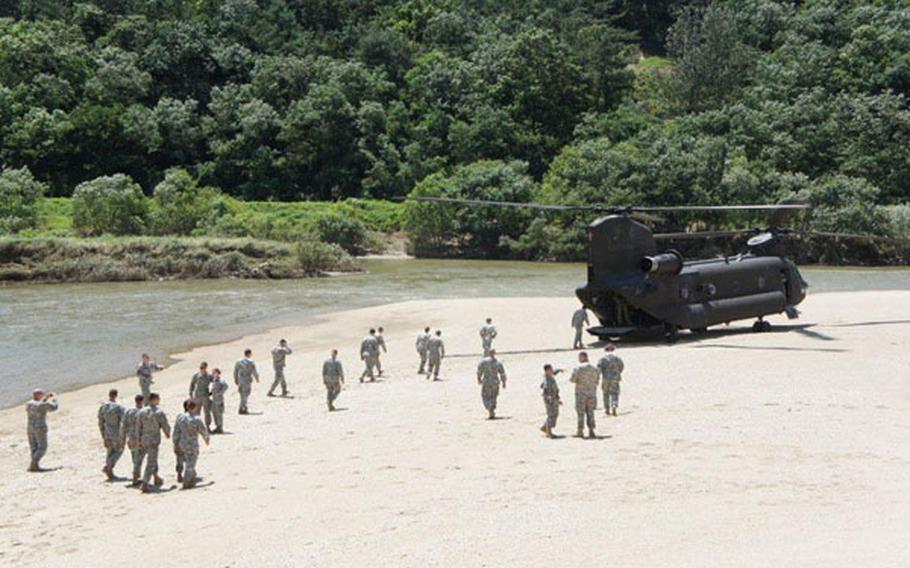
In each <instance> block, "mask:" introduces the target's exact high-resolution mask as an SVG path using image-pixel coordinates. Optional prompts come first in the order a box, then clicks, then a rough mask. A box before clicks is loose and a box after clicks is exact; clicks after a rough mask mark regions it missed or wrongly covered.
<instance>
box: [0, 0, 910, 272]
mask: <svg viewBox="0 0 910 568" xmlns="http://www.w3.org/2000/svg"><path fill="white" fill-rule="evenodd" d="M908 89H910V6H908V3H907V2H906V1H905V0H880V1H876V2H859V1H852V0H847V1H840V0H809V1H804V2H792V1H789V0H787V1H783V0H715V1H710V2H704V1H699V2H672V1H657V2H632V1H628V0H615V1H612V2H609V1H601V0H529V1H517V0H499V1H493V0H333V1H326V0H225V1H222V2H190V1H187V0H163V1H158V2H137V1H133V0H125V1H118V2H110V1H107V0H86V1H83V2H69V1H62V0H46V1H42V2H33V1H31V0H29V1H25V0H19V1H16V0H13V1H11V2H4V3H0V159H2V164H3V168H4V171H3V173H2V174H0V176H2V177H0V197H3V200H2V203H0V232H20V233H23V234H25V235H26V236H27V235H29V234H35V233H29V231H38V232H41V231H43V230H44V229H43V228H38V227H39V225H40V224H41V223H42V221H40V220H39V215H38V214H37V212H36V211H37V209H39V208H42V207H46V205H39V204H41V203H44V202H42V201H41V199H40V196H41V195H46V196H51V197H61V196H71V195H72V196H73V198H74V199H73V207H72V218H73V221H74V225H73V230H74V231H75V232H76V233H78V234H80V235H96V234H100V233H115V234H120V235H218V236H255V237H257V238H265V239H279V240H288V241H301V240H307V239H314V238H315V239H316V240H320V241H328V242H340V243H341V244H343V245H345V246H346V247H347V248H348V249H349V251H350V252H353V253H355V254H358V253H360V252H363V251H364V250H369V249H370V248H371V246H372V245H371V244H370V243H369V239H368V238H365V239H364V240H363V241H362V242H358V243H356V244H351V240H350V239H351V235H353V234H355V233H357V232H358V231H360V230H361V228H363V229H366V230H367V231H370V230H380V231H395V230H397V229H398V228H400V227H404V228H405V229H406V230H407V231H408V233H409V234H410V236H411V240H412V246H413V249H414V251H415V252H417V253H418V254H422V255H469V256H477V257H516V258H533V259H578V258H581V256H582V254H583V248H584V247H583V243H584V237H583V227H584V224H585V223H587V222H588V221H590V217H589V216H571V217H569V216H559V215H548V216H540V215H537V214H532V213H524V212H511V211H510V212H503V211H493V210H485V209H479V210H457V209H453V208H449V207H444V208H441V207H438V206H429V205H408V206H406V207H405V208H404V209H401V208H397V209H395V212H394V213H391V211H392V209H391V208H392V207H396V206H394V205H391V206H387V205H385V204H379V205H367V204H365V203H371V202H370V201H366V202H361V201H354V202H351V201H348V202H346V204H345V205H339V206H335V205H326V206H317V205H310V204H304V205H301V206H300V208H299V209H298V208H296V207H282V206H280V205H274V204H271V203H255V204H250V205H243V204H241V201H239V200H251V201H257V202H266V201H273V202H274V201H337V200H343V199H351V198H354V199H367V200H372V199H388V198H392V197H401V196H404V195H407V194H411V193H412V194H415V195H446V196H453V197H471V198H482V199H491V198H496V199H508V200H515V201H531V200H536V201H544V202H548V203H572V204H585V203H597V204H604V203H606V204H648V205H677V204H692V203H700V204H720V203H745V202H778V201H781V200H790V199H798V200H801V201H805V202H807V203H810V204H811V205H813V206H814V208H813V209H812V211H811V212H810V213H808V214H806V215H804V216H803V217H801V218H797V219H794V220H792V222H794V223H798V224H800V225H803V226H806V227H809V228H813V229H818V230H825V231H849V232H856V233H871V234H875V235H879V236H891V237H894V236H897V237H906V236H908V234H910V205H908V202H910V150H908V149H910V109H908V99H907V96H908ZM51 203H53V202H51ZM323 207H324V208H325V210H323V209H322V208H323ZM387 207H388V209H386V208H387ZM317 211H318V213H317ZM326 213H331V215H326ZM315 216H322V217H326V216H327V217H330V218H327V219H323V218H322V217H320V218H319V219H316V218H315ZM50 217H54V216H53V215H51V216H50ZM56 218H57V219H58V220H59V219H61V218H62V217H61V216H57V217H56ZM352 219H353V220H354V224H355V225H356V224H360V225H362V227H351V226H350V225H351V223H350V222H349V221H350V220H352ZM56 222H58V223H59V226H57V227H54V226H53V222H48V224H47V227H48V228H49V229H50V230H54V229H60V230H64V231H65V230H66V226H65V223H63V222H62V221H56ZM767 222H768V221H767V219H766V218H762V217H754V216H753V217H749V216H737V217H715V216H699V217H694V216H682V215H676V216H672V217H668V218H667V219H666V220H665V221H664V222H663V223H661V224H659V225H658V226H657V227H656V228H657V229H659V230H679V229H687V228H703V227H721V226H733V225H747V226H760V225H762V224H764V223H767ZM882 242H884V241H882ZM374 244H375V243H374ZM708 246H713V245H708ZM801 250H802V253H803V256H804V258H805V259H807V260H819V259H821V260H827V261H831V262H836V261H843V260H851V259H856V258H858V259H859V260H860V261H875V262H900V261H902V260H905V259H906V254H905V253H906V247H905V246H904V245H899V244H893V243H892V244H888V245H881V246H880V245H879V244H874V243H873V244H870V243H860V244H855V243H838V244H835V245H832V244H831V243H829V242H826V241H823V240H819V241H817V242H809V243H805V247H804V248H803V249H801Z"/></svg>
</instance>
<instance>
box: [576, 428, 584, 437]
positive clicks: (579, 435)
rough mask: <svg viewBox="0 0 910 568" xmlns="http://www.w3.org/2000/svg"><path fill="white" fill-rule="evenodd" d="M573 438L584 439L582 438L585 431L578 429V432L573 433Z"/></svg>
mask: <svg viewBox="0 0 910 568" xmlns="http://www.w3.org/2000/svg"><path fill="white" fill-rule="evenodd" d="M575 437H576V438H584V437H585V430H584V428H579V429H578V432H575Z"/></svg>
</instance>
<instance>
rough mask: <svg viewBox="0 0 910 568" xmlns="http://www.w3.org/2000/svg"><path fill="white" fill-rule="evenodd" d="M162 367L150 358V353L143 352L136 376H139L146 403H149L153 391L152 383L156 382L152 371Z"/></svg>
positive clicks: (143, 398) (140, 388)
mask: <svg viewBox="0 0 910 568" xmlns="http://www.w3.org/2000/svg"><path fill="white" fill-rule="evenodd" d="M162 369H164V367H162V366H161V365H159V364H158V363H155V362H154V361H152V360H151V359H149V355H148V353H143V354H142V360H141V361H140V362H139V366H138V367H137V368H136V376H138V377H139V390H140V391H141V392H142V400H144V401H145V404H146V405H148V403H149V402H148V401H149V394H150V393H151V392H152V384H153V383H154V382H155V381H154V380H153V379H152V373H153V372H155V371H160V370H162Z"/></svg>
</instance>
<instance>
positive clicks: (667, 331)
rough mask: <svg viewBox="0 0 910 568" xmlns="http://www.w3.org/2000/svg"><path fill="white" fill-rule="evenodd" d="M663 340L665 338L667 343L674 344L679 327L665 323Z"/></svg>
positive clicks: (677, 336) (677, 337)
mask: <svg viewBox="0 0 910 568" xmlns="http://www.w3.org/2000/svg"><path fill="white" fill-rule="evenodd" d="M664 338H666V340H667V343H676V340H678V339H679V326H677V325H673V324H672V323H665V324H664Z"/></svg>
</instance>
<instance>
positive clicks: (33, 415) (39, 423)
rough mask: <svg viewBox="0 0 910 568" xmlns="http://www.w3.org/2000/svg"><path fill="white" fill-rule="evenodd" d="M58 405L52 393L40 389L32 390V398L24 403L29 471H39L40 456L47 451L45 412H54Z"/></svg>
mask: <svg viewBox="0 0 910 568" xmlns="http://www.w3.org/2000/svg"><path fill="white" fill-rule="evenodd" d="M58 407H59V406H58V404H57V399H56V398H55V397H54V393H52V392H49V393H47V394H44V391H43V390H41V389H35V390H33V391H32V399H31V400H30V401H28V402H27V403H25V413H26V414H27V415H28V428H27V433H28V447H29V450H30V451H31V456H32V461H31V463H30V464H29V466H28V470H29V471H41V463H40V462H41V458H43V457H44V454H45V453H47V413H48V412H54V411H55V410H57V408H58Z"/></svg>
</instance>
